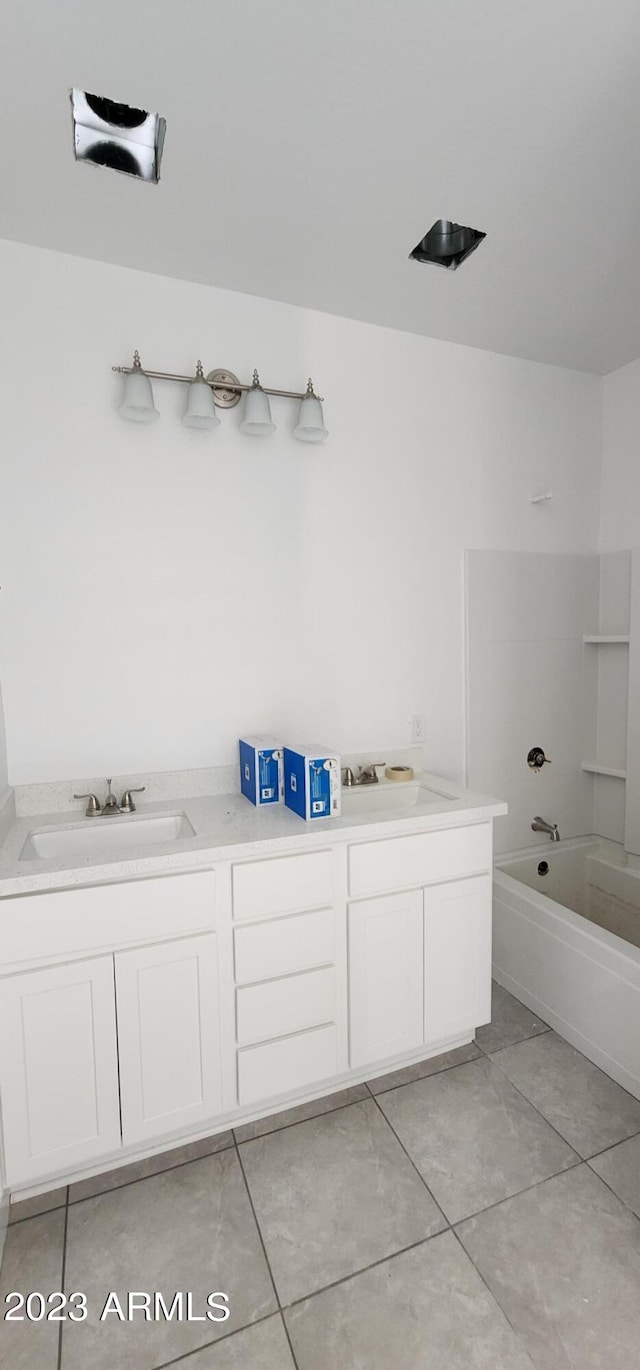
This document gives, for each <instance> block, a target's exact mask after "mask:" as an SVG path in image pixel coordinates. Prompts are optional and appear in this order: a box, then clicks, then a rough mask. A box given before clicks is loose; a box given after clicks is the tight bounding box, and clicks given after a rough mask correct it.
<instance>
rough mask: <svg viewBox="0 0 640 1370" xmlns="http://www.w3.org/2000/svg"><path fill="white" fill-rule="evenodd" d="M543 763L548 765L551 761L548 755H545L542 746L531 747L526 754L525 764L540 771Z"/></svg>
mask: <svg viewBox="0 0 640 1370" xmlns="http://www.w3.org/2000/svg"><path fill="white" fill-rule="evenodd" d="M545 765H547V766H550V765H551V762H550V760H549V757H548V756H545V754H544V752H543V750H542V747H532V748H531V751H530V752H529V753H528V755H527V766H530V767H531V770H532V771H541V770H542V767H543V766H545Z"/></svg>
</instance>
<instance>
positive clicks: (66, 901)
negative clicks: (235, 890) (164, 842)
mask: <svg viewBox="0 0 640 1370" xmlns="http://www.w3.org/2000/svg"><path fill="white" fill-rule="evenodd" d="M215 894H216V878H215V872H214V871H197V872H194V874H192V875H165V876H162V877H161V878H155V879H152V880H128V881H122V882H120V883H118V884H111V885H91V886H88V887H87V888H79V887H78V888H75V889H71V890H56V891H52V892H51V893H46V894H24V895H21V896H19V897H12V898H9V899H0V948H2V949H3V950H2V952H0V968H1V966H2V964H3V963H4V964H8V965H10V964H12V963H16V962H20V961H29V960H35V959H37V960H39V961H40V960H44V959H45V958H46V959H47V960H49V961H51V960H55V961H58V960H60V959H62V958H63V957H65V956H66V957H68V956H73V955H74V954H76V953H77V954H82V953H83V952H84V953H86V952H91V953H95V952H97V951H99V950H101V949H102V948H105V949H106V948H110V947H118V946H127V945H130V944H131V943H134V942H135V943H140V942H153V941H161V940H162V939H163V938H165V937H167V938H169V937H187V936H189V934H190V933H194V932H211V931H213V930H214V929H215V925H216V920H215V908H216V903H215Z"/></svg>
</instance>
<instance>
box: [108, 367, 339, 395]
mask: <svg viewBox="0 0 640 1370" xmlns="http://www.w3.org/2000/svg"><path fill="white" fill-rule="evenodd" d="M219 369H220V370H223V369H224V371H225V374H226V375H227V376H229V380H228V381H226V382H225V381H222V380H220V379H218V378H216V379H214V380H212V379H211V376H212V375H214V374H215V373H210V374H209V375H208V376H206V377H205V380H206V382H207V385H210V386H211V389H212V390H214V391H215V390H239V391H245V390H253V382H249V384H245V383H244V382H243V381H239V380H237V378H236V377H235V376H233V378H232V372H230V371H227V370H226V368H219ZM111 370H112V371H117V373H118V375H120V376H130V375H131V373H132V371H134V370H135V368H134V367H133V366H112V367H111ZM144 373H145V376H148V377H149V379H150V380H154V381H179V382H180V383H181V384H182V385H189V384H190V382H191V381H192V380H193V376H177V375H175V374H174V373H173V372H172V371H150V370H149V368H148V367H146V366H145V368H144ZM261 389H262V390H264V393H265V395H280V396H282V398H283V399H285V400H303V399H304V398H305V395H306V394H307V392H306V391H304V390H273V389H271V388H270V387H269V386H268V385H263V386H262V387H261ZM238 398H240V396H238ZM316 399H319V400H322V396H321V395H317V396H316Z"/></svg>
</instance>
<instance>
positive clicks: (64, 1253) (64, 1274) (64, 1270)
mask: <svg viewBox="0 0 640 1370" xmlns="http://www.w3.org/2000/svg"><path fill="white" fill-rule="evenodd" d="M55 1211H57V1210H54V1212H55ZM68 1228H69V1186H68V1185H67V1192H66V1196H65V1205H64V1232H63V1234H62V1273H61V1276H60V1291H61V1293H64V1287H65V1284H66V1280H67V1232H68ZM63 1331H64V1322H61V1323H60V1327H59V1328H58V1359H57V1361H56V1366H57V1370H61V1366H62V1335H63Z"/></svg>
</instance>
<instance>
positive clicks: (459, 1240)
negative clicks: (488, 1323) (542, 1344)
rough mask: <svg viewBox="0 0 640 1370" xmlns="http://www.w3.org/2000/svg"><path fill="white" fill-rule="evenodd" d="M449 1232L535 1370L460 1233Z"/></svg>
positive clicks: (526, 1350) (523, 1341) (515, 1329)
mask: <svg viewBox="0 0 640 1370" xmlns="http://www.w3.org/2000/svg"><path fill="white" fill-rule="evenodd" d="M542 1183H544V1181H542ZM451 1231H452V1233H453V1236H454V1237H455V1239H456V1241H457V1243H458V1246H459V1247H460V1250H461V1251H462V1254H463V1256H466V1258H467V1260H468V1261H470V1262H471V1265H472V1266H473V1269H474V1270H475V1272H476V1275H477V1276H478V1279H479V1280H481V1282H482V1284H483V1286H484V1288H485V1289H486V1291H487V1293H488V1295H489V1298H490V1299H492V1300H493V1303H495V1305H496V1308H499V1309H500V1312H501V1313H502V1316H503V1318H504V1320H505V1322H506V1323H507V1325H508V1326H509V1327H510V1328H511V1331H512V1332H513V1335H514V1337H515V1339H516V1341H517V1343H518V1346H519V1347H521V1348H522V1350H523V1351H524V1353H525V1355H527V1356H529V1359H530V1360H531V1367H532V1370H535V1365H534V1361H533V1357H532V1356H531V1355H530V1352H529V1349H528V1347H527V1345H526V1342H525V1340H524V1337H523V1336H522V1333H521V1332H519V1331H518V1328H517V1327H516V1326H515V1325H514V1323H513V1322H512V1321H511V1318H510V1317H509V1314H508V1313H507V1310H506V1308H503V1307H502V1304H501V1303H500V1300H499V1298H498V1296H497V1294H494V1292H493V1289H492V1288H491V1285H490V1284H489V1283H488V1281H487V1280H486V1279H485V1277H484V1275H483V1273H482V1271H481V1270H480V1268H479V1266H477V1265H476V1263H475V1261H474V1259H473V1256H472V1255H471V1254H470V1253H469V1252H468V1251H467V1248H466V1246H465V1244H464V1242H463V1240H462V1237H461V1236H460V1233H459V1232H456V1229H455V1227H452V1228H451Z"/></svg>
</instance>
